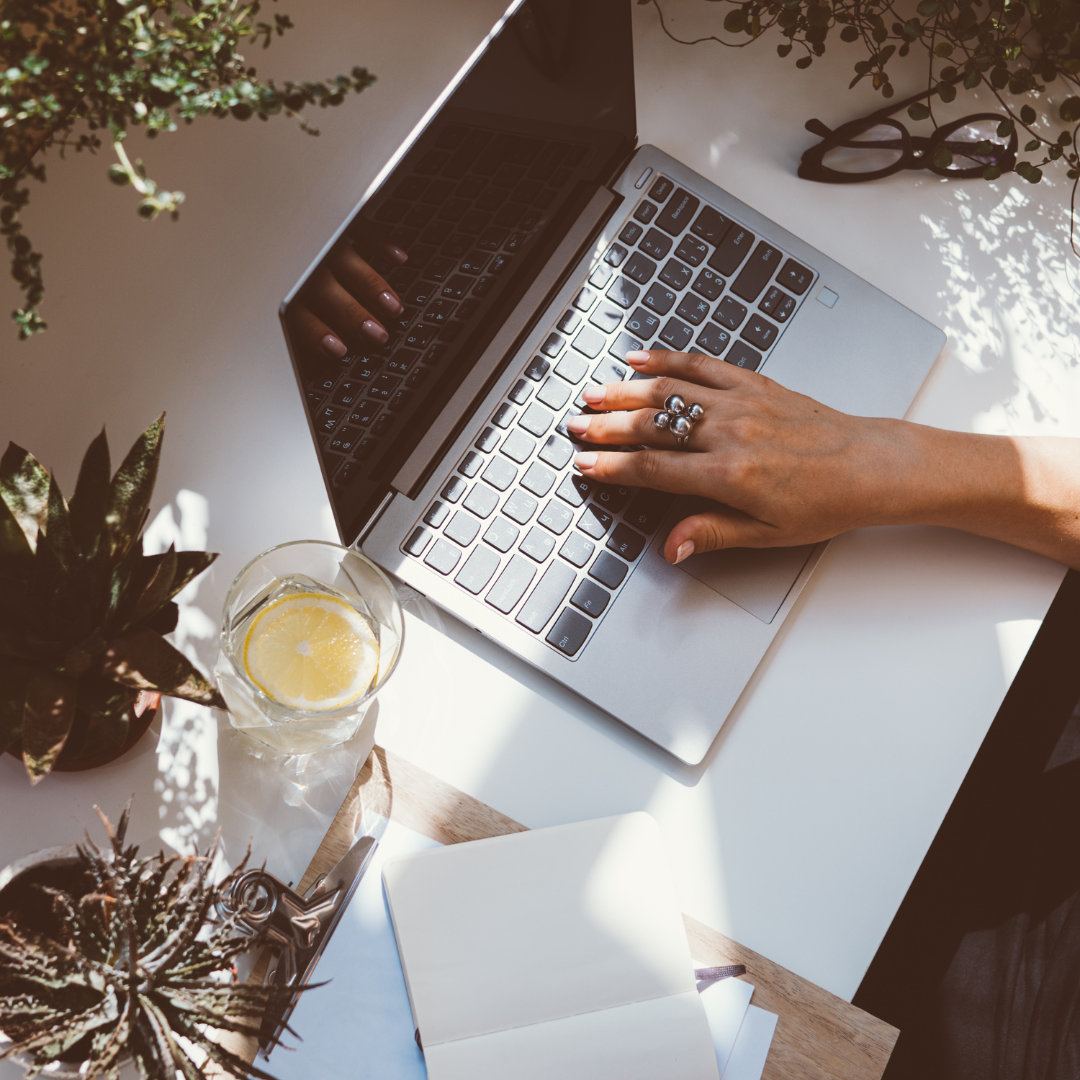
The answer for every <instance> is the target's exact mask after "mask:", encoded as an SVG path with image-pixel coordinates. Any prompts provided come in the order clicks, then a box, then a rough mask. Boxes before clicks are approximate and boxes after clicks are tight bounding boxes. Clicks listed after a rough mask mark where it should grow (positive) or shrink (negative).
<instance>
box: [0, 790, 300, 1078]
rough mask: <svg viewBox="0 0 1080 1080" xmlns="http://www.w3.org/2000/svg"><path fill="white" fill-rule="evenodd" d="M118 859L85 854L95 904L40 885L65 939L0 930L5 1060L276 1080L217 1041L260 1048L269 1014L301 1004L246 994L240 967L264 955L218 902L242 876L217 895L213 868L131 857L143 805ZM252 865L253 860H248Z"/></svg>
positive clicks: (115, 854)
mask: <svg viewBox="0 0 1080 1080" xmlns="http://www.w3.org/2000/svg"><path fill="white" fill-rule="evenodd" d="M94 809H95V810H96V811H97V813H98V816H99V817H100V818H101V820H102V823H103V824H104V825H105V830H106V832H107V833H108V836H109V841H110V847H109V849H108V850H105V851H103V850H101V849H100V848H99V847H98V846H97V845H96V844H94V842H93V841H92V840H91V839H90V837H89V835H87V837H86V842H85V843H84V844H81V845H80V846H79V849H78V850H79V855H80V856H81V858H82V862H83V865H84V867H85V875H86V878H87V884H88V886H89V888H88V890H87V891H85V892H83V893H82V894H81V895H80V894H79V893H78V890H73V891H70V892H69V891H65V890H64V889H59V888H55V887H48V886H46V885H44V884H38V885H37V886H36V889H35V891H37V892H40V893H41V894H42V900H43V901H44V902H45V904H46V906H47V905H48V904H49V903H50V902H51V905H52V913H53V919H54V922H55V924H56V927H57V929H56V931H55V932H54V933H53V934H52V935H51V936H50V935H46V934H45V933H42V932H40V931H34V930H30V929H26V928H20V926H19V924H18V918H17V914H16V916H15V917H14V918H13V917H11V916H7V917H4V918H0V1026H2V1028H3V1031H4V1034H5V1035H6V1036H7V1037H8V1038H9V1039H11V1040H12V1045H10V1046H8V1047H7V1049H6V1050H4V1051H3V1052H2V1053H0V1060H2V1059H3V1058H5V1057H12V1056H16V1055H18V1056H21V1057H23V1058H24V1059H26V1058H29V1060H30V1069H29V1070H28V1072H27V1076H36V1075H38V1074H39V1073H40V1072H41V1071H42V1070H43V1069H45V1068H46V1067H47V1066H48V1065H50V1064H51V1063H52V1062H55V1061H60V1060H61V1059H62V1058H63V1059H64V1060H70V1059H71V1058H72V1057H73V1056H74V1057H76V1058H82V1060H83V1061H85V1062H86V1063H87V1066H86V1071H85V1073H84V1075H85V1076H86V1077H87V1080H90V1078H92V1077H105V1078H107V1080H115V1078H117V1077H118V1076H119V1070H120V1066H121V1064H122V1063H123V1061H124V1060H125V1059H126V1058H127V1057H129V1056H130V1057H131V1058H132V1059H134V1061H135V1064H136V1066H137V1067H138V1069H139V1071H140V1072H141V1073H142V1075H143V1076H145V1077H147V1078H149V1080H176V1078H177V1077H178V1076H181V1077H183V1078H184V1080H204V1078H205V1076H206V1072H205V1071H204V1067H203V1065H202V1064H200V1062H201V1061H205V1060H206V1059H207V1058H208V1059H209V1060H210V1061H212V1062H215V1063H216V1064H218V1065H220V1066H221V1067H222V1068H223V1069H224V1070H225V1071H226V1072H227V1073H228V1074H229V1075H231V1076H237V1077H242V1076H252V1077H261V1078H264V1080H272V1077H270V1076H269V1074H267V1073H265V1072H263V1071H261V1070H260V1069H258V1068H257V1067H256V1066H254V1065H252V1064H251V1063H250V1062H248V1061H245V1060H244V1059H243V1058H241V1057H239V1056H237V1055H236V1054H235V1053H233V1052H231V1051H229V1050H227V1049H226V1048H225V1047H223V1046H221V1045H220V1044H219V1043H217V1042H215V1041H214V1040H213V1039H211V1038H210V1031H211V1030H216V1031H219V1032H221V1031H232V1032H240V1033H243V1034H246V1035H257V1034H258V1031H259V1022H260V1020H261V1018H262V1016H263V1013H264V1012H265V1011H266V1010H267V1009H268V1008H270V1007H271V1006H280V1005H281V1004H283V1003H284V1001H285V1000H286V999H288V997H289V991H287V990H284V989H282V988H278V987H275V986H273V985H271V986H267V985H263V984H258V983H246V984H244V983H239V982H238V981H237V977H236V969H235V963H234V962H235V960H236V958H237V956H239V955H240V954H241V953H244V952H247V951H248V950H250V949H253V948H256V947H258V946H260V945H261V944H263V941H262V939H261V938H259V937H252V936H250V935H248V934H245V933H243V932H241V931H240V929H239V928H238V925H237V920H238V918H239V917H240V915H241V914H242V911H234V912H233V913H232V914H230V915H229V916H227V917H222V916H220V915H218V916H217V917H216V918H215V913H216V911H217V902H218V900H220V899H221V898H222V897H223V896H225V895H227V894H228V891H229V889H230V888H231V886H232V884H233V882H234V881H235V880H236V878H237V877H238V876H239V875H240V874H241V873H242V872H243V870H244V863H241V865H240V866H238V867H237V868H236V869H235V870H233V872H232V873H231V874H230V875H229V876H228V877H227V878H225V880H224V881H222V882H221V883H220V884H218V885H216V886H215V885H213V884H211V883H210V880H209V874H210V871H211V867H212V864H213V861H214V856H215V854H216V848H213V849H211V850H210V851H208V852H207V853H206V854H205V855H201V856H199V855H196V856H189V857H179V856H175V857H172V858H166V857H165V856H164V855H162V854H158V855H156V856H153V857H152V858H138V848H135V847H124V835H125V833H126V831H127V825H128V817H129V811H130V804H129V805H128V807H127V808H126V809H125V810H124V813H123V816H122V817H121V819H120V823H119V825H118V826H117V827H116V829H113V827H112V826H111V824H110V823H109V820H108V818H106V817H105V815H104V814H102V813H101V811H100V810H98V808H97V807H96V806H95V807H94ZM245 862H246V859H245Z"/></svg>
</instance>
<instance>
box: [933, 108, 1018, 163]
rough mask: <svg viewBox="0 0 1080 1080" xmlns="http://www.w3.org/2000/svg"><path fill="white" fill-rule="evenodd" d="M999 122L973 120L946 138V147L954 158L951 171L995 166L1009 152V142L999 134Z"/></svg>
mask: <svg viewBox="0 0 1080 1080" xmlns="http://www.w3.org/2000/svg"><path fill="white" fill-rule="evenodd" d="M999 123H1000V121H998V120H973V121H972V122H971V123H970V124H966V125H965V126H964V127H962V128H958V129H957V130H956V131H954V132H951V133H950V134H949V135H947V136H946V138H945V146H946V147H947V148H948V149H949V151H950V152H951V153H952V156H953V162H952V165H950V166H949V170H950V171H952V170H960V169H971V168H977V167H979V166H984V165H994V164H997V163H998V162H1000V161H1002V160H1003V159H1004V158H1005V157H1006V156H1007V154H1008V151H1009V140H1008V139H1007V138H1005V139H1003V138H1002V137H1001V136H1000V135H998V133H997V126H998V124H999Z"/></svg>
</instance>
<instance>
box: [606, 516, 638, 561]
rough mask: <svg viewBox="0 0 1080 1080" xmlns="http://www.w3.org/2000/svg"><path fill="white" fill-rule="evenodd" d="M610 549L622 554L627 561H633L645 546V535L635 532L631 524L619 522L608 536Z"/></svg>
mask: <svg viewBox="0 0 1080 1080" xmlns="http://www.w3.org/2000/svg"><path fill="white" fill-rule="evenodd" d="M607 546H608V551H614V552H615V554H616V555H621V556H622V557H623V558H624V559H625V560H626V561H627V562H633V561H634V560H635V559H636V558H637V557H638V556H639V555H640V554H641V553H642V551H643V550H644V548H645V537H644V536H642V535H641V534H640V533H636V532H634V530H633V529H631V528H630V526H629V525H623V524H621V523H620V524H618V525H616V526H615V528H614V530H613V531H612V533H611V535H610V536H609V537H608V542H607Z"/></svg>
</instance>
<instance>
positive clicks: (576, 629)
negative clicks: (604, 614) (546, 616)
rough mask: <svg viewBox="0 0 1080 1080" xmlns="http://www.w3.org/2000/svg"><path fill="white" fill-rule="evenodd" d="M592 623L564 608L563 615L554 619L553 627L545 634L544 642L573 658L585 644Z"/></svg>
mask: <svg viewBox="0 0 1080 1080" xmlns="http://www.w3.org/2000/svg"><path fill="white" fill-rule="evenodd" d="M591 627H592V623H590V622H589V620H588V619H586V618H585V617H584V616H583V615H579V614H578V613H577V612H576V611H572V610H571V609H570V608H564V609H563V613H562V614H561V615H560V616H559V617H558V619H556V621H555V625H554V626H553V627H552V628H551V629H550V630H549V631H548V632H547V636H546V637H545V638H544V640H545V641H546V642H547V643H548V644H549V645H554V646H555V648H556V649H558V650H559V652H561V653H565V654H566V655H567V656H574V655H575V654H576V653H577V651H578V649H580V648H581V646H582V645H584V644H585V639H586V638H587V637H588V636H589V630H590V629H591Z"/></svg>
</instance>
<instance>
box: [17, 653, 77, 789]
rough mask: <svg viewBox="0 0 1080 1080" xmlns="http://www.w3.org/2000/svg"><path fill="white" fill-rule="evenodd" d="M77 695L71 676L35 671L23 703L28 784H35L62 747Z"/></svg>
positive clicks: (43, 775)
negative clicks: (69, 677)
mask: <svg viewBox="0 0 1080 1080" xmlns="http://www.w3.org/2000/svg"><path fill="white" fill-rule="evenodd" d="M77 696H78V691H77V687H76V684H75V681H74V680H73V679H68V678H65V677H64V676H63V675H57V674H56V673H55V672H51V671H35V672H33V673H32V674H31V676H30V681H29V683H28V684H27V687H26V703H25V705H24V706H23V724H22V747H23V763H24V764H25V765H26V771H27V774H28V775H29V777H30V783H31V784H37V783H39V782H40V781H41V780H42V779H43V778H44V777H45V776H46V775H47V774H48V772H49V770H50V769H51V768H52V767H53V765H54V764H55V763H56V759H57V758H58V757H59V756H60V751H61V750H63V749H64V743H65V742H66V741H67V737H68V732H69V731H70V730H71V721H72V720H73V719H74V718H75V702H76V698H77Z"/></svg>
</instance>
